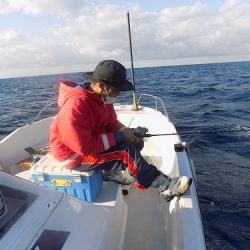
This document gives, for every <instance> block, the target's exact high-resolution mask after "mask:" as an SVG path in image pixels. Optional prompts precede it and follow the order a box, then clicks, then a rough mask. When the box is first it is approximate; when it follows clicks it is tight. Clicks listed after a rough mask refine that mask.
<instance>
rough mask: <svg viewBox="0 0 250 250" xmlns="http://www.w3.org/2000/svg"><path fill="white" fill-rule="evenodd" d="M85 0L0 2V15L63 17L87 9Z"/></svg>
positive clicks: (6, 0) (0, 0)
mask: <svg viewBox="0 0 250 250" xmlns="http://www.w3.org/2000/svg"><path fill="white" fill-rule="evenodd" d="M89 5H90V3H88V1H87V0H70V1H69V0H21V1H17V0H0V13H3V14H4V13H10V12H15V11H20V12H22V13H24V14H31V15H45V14H53V15H59V16H65V15H69V14H76V13H78V12H81V11H84V10H86V9H88V6H89Z"/></svg>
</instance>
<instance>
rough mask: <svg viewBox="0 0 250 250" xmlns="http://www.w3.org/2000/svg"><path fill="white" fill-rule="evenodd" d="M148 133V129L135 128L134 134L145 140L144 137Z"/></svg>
mask: <svg viewBox="0 0 250 250" xmlns="http://www.w3.org/2000/svg"><path fill="white" fill-rule="evenodd" d="M147 132H148V129H147V128H145V127H140V126H139V127H137V128H134V131H133V134H134V135H136V136H137V137H140V138H143V136H144V135H145V134H146V133H147Z"/></svg>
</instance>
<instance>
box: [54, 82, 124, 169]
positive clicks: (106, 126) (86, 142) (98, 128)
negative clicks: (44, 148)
mask: <svg viewBox="0 0 250 250" xmlns="http://www.w3.org/2000/svg"><path fill="white" fill-rule="evenodd" d="M76 86H77V84H76V83H73V82H66V81H62V82H61V84H60V88H59V98H58V105H59V108H60V111H59V112H58V114H57V115H56V116H55V118H54V120H53V122H52V124H51V127H50V146H51V151H52V153H53V155H54V157H55V158H56V159H58V160H59V161H65V160H68V161H67V164H66V165H67V167H68V168H73V167H75V165H76V164H77V163H79V162H81V161H83V159H84V157H86V156H91V155H96V154H98V153H101V152H103V151H105V150H107V149H109V148H110V147H113V146H115V145H116V144H117V142H116V140H115V134H114V132H116V131H118V130H120V129H122V128H123V127H124V128H125V126H124V125H123V124H122V123H121V122H119V121H118V120H117V116H116V113H115V110H114V107H113V104H103V102H102V100H101V98H100V95H98V94H97V93H94V92H92V91H89V90H87V89H83V88H75V87H76Z"/></svg>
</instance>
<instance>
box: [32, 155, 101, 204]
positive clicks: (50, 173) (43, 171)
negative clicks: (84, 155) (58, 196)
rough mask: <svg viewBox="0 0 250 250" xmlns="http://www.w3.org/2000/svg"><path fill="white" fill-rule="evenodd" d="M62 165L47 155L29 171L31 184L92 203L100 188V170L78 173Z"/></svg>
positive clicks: (62, 163)
mask: <svg viewBox="0 0 250 250" xmlns="http://www.w3.org/2000/svg"><path fill="white" fill-rule="evenodd" d="M64 165H65V163H64V162H59V161H57V160H56V159H55V158H54V157H53V155H52V154H51V153H48V154H47V155H45V156H44V157H43V158H42V159H41V160H39V161H38V162H37V163H36V164H35V165H34V166H32V168H31V169H30V171H31V175H32V179H33V182H34V183H36V184H40V185H42V186H46V187H50V188H53V189H56V190H58V191H62V192H64V193H66V194H68V195H71V196H74V197H77V198H79V199H81V200H84V201H88V202H93V201H94V200H95V199H96V197H97V196H98V194H99V193H100V191H101V188H102V172H101V170H95V171H90V172H80V171H76V170H71V169H67V168H65V167H64Z"/></svg>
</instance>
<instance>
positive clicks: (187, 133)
mask: <svg viewBox="0 0 250 250" xmlns="http://www.w3.org/2000/svg"><path fill="white" fill-rule="evenodd" d="M241 131H245V132H246V131H250V130H249V129H237V130H217V131H196V132H191V131H188V132H176V133H169V134H144V135H143V136H142V137H153V136H171V135H196V134H216V133H232V132H241Z"/></svg>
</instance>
